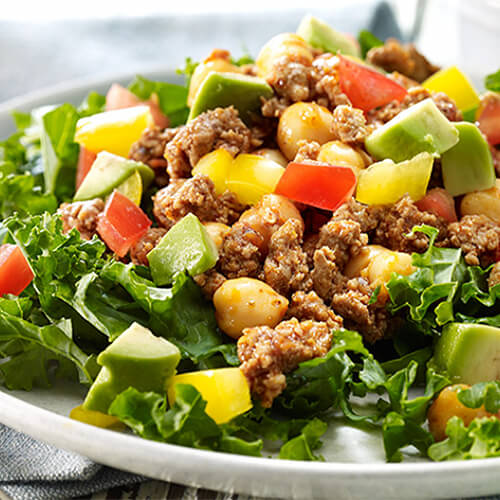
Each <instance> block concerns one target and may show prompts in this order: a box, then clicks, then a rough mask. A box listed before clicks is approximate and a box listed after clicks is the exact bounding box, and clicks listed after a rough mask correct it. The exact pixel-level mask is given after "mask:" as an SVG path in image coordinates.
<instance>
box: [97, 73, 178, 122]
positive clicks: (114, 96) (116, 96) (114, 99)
mask: <svg viewBox="0 0 500 500" xmlns="http://www.w3.org/2000/svg"><path fill="white" fill-rule="evenodd" d="M143 103H145V104H147V105H148V106H149V110H150V111H151V115H152V116H153V120H154V122H155V124H156V125H157V126H158V127H160V128H167V127H168V126H169V120H168V118H167V117H166V116H165V115H164V114H163V112H162V111H161V109H160V106H159V105H158V101H157V98H156V96H152V97H151V98H150V99H148V100H147V101H141V100H140V99H139V98H138V97H137V96H136V95H135V94H133V93H132V92H130V90H128V89H126V88H125V87H122V86H121V85H120V84H119V83H113V85H111V87H110V88H109V90H108V93H107V94H106V111H112V110H114V109H123V108H132V107H134V106H138V105H140V104H143Z"/></svg>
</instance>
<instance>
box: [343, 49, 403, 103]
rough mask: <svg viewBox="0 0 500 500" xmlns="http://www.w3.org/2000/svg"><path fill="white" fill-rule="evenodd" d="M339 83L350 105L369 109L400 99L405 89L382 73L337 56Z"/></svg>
mask: <svg viewBox="0 0 500 500" xmlns="http://www.w3.org/2000/svg"><path fill="white" fill-rule="evenodd" d="M339 60H340V62H339V66H338V73H339V83H340V88H341V89H342V92H344V93H345V94H346V95H347V97H349V100H350V101H351V103H352V105H353V106H354V107H356V108H360V109H362V110H363V111H370V110H371V109H374V108H378V107H379V106H383V105H384V104H388V103H390V102H391V101H394V100H396V101H402V100H403V98H404V97H405V96H406V94H407V93H408V92H407V90H406V89H405V88H404V87H403V86H401V85H399V83H396V82H395V81H394V80H391V79H390V78H387V77H386V76H384V75H383V74H382V73H379V72H378V71H376V70H374V69H371V68H368V67H367V66H364V65H362V64H358V63H356V62H354V61H352V60H351V59H348V58H347V57H344V56H339Z"/></svg>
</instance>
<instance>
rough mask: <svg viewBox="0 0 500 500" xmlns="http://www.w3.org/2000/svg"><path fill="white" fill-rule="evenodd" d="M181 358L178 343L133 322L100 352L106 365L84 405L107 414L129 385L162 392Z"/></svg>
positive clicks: (88, 408)
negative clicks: (173, 342)
mask: <svg viewBox="0 0 500 500" xmlns="http://www.w3.org/2000/svg"><path fill="white" fill-rule="evenodd" d="M180 358H181V354H180V352H179V349H178V348H177V347H176V346H175V345H173V344H172V343H170V342H169V341H168V340H166V339H164V338H161V337H156V336H155V335H153V334H152V333H151V332H150V331H149V330H148V329H147V328H144V327H143V326H141V325H139V324H138V323H133V324H132V325H131V326H130V327H129V328H128V329H127V330H125V331H124V332H123V333H122V334H121V335H120V336H119V337H118V338H117V339H116V340H115V341H114V342H113V343H112V344H110V345H109V346H108V347H107V348H106V349H105V350H104V351H103V352H101V354H99V357H98V358H97V362H98V363H99V364H100V365H101V366H102V368H101V371H100V372H99V375H98V376H97V378H96V379H95V381H94V383H93V384H92V386H91V387H90V389H89V392H88V393H87V397H86V398H85V401H84V403H83V407H84V408H85V409H86V410H94V411H100V412H102V413H107V411H108V408H109V406H110V404H111V403H112V402H113V400H114V399H115V397H116V396H118V394H120V393H121V392H123V391H124V390H126V389H128V388H129V387H134V388H135V389H137V390H138V391H144V392H146V391H154V392H158V393H160V394H162V393H163V392H165V390H166V386H167V384H168V380H169V379H170V378H172V377H173V376H174V375H175V369H176V368H177V365H178V364H179V361H180Z"/></svg>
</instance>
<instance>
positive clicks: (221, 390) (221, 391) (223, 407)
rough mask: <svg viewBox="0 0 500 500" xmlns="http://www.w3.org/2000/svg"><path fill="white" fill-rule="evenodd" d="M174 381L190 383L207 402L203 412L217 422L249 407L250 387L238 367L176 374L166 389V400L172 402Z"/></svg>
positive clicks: (230, 418)
mask: <svg viewBox="0 0 500 500" xmlns="http://www.w3.org/2000/svg"><path fill="white" fill-rule="evenodd" d="M176 384H190V385H192V386H193V387H194V388H195V389H196V390H197V391H198V392H199V393H200V394H201V396H202V397H203V399H204V400H205V401H206V402H207V406H206V409H205V411H206V413H207V415H209V416H210V417H212V418H213V419H214V420H215V422H217V423H218V424H223V423H225V422H229V421H230V420H232V419H233V418H234V417H236V416H238V415H241V414H242V413H245V412H246V411H248V410H249V409H250V408H252V400H251V398H250V388H249V386H248V382H247V379H246V378H245V375H243V373H242V372H241V370H240V369H239V368H218V369H216V370H205V371H199V372H192V373H182V374H181V375H176V376H175V377H174V378H173V380H172V384H171V385H170V387H169V389H168V402H169V404H170V405H171V406H172V405H173V404H174V403H175V386H176Z"/></svg>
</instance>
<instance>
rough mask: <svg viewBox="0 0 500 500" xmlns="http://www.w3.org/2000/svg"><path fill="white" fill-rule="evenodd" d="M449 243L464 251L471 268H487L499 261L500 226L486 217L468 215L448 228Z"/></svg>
mask: <svg viewBox="0 0 500 500" xmlns="http://www.w3.org/2000/svg"><path fill="white" fill-rule="evenodd" d="M448 242H449V244H450V245H451V246H453V247H455V248H461V249H462V252H463V253H464V257H465V262H467V264H469V266H479V265H482V266H487V265H489V264H491V263H493V262H496V261H497V260H498V253H499V251H500V226H499V225H498V224H496V223H495V222H493V221H492V220H491V219H490V218H488V217H486V216H485V215H466V216H464V217H462V219H461V220H460V221H458V222H452V223H451V224H450V225H449V226H448Z"/></svg>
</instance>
